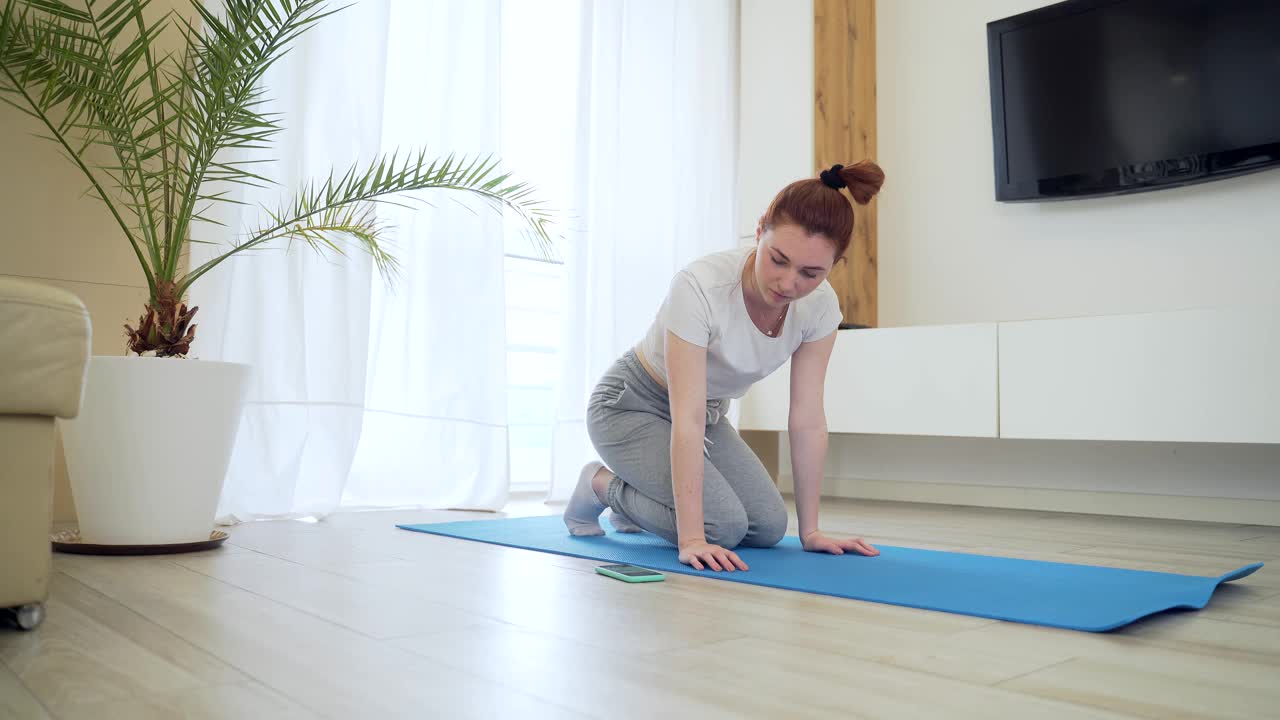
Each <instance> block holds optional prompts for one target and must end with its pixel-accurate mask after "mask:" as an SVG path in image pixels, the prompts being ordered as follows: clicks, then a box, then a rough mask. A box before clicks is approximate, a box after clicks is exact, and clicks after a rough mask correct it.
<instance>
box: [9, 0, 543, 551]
mask: <svg viewBox="0 0 1280 720" xmlns="http://www.w3.org/2000/svg"><path fill="white" fill-rule="evenodd" d="M3 2H4V6H3V14H2V15H0V99H2V100H4V101H5V102H6V103H8V104H9V105H11V106H13V107H15V108H17V109H18V110H20V111H21V112H23V113H25V114H27V115H29V116H31V117H32V118H33V119H34V120H35V121H36V123H37V124H38V126H40V127H41V129H42V130H43V136H44V137H45V138H46V139H47V140H49V141H51V145H52V147H53V148H56V149H58V150H60V151H61V153H62V154H63V155H64V156H65V157H66V158H67V159H68V160H70V162H71V163H73V164H74V165H75V166H76V167H77V168H78V169H79V170H80V172H81V173H82V174H83V176H84V178H85V179H86V180H87V182H88V186H89V193H90V195H91V196H92V197H94V198H95V199H97V200H99V201H101V202H102V203H104V204H105V205H106V207H107V208H108V209H109V210H110V214H111V217H112V218H113V219H114V227H112V228H111V232H113V233H115V234H117V235H118V236H119V237H120V239H121V241H123V242H127V243H128V245H129V247H130V248H131V249H132V251H133V254H134V255H135V256H136V257H137V260H138V265H139V268H140V270H141V272H142V274H143V276H144V277H145V278H146V285H147V288H148V290H149V299H148V301H147V303H146V306H145V308H144V310H143V314H142V316H141V317H140V318H139V319H138V321H137V322H136V323H130V324H127V325H125V344H126V348H127V351H128V352H127V353H126V354H125V355H124V356H117V357H108V356H95V357H93V358H92V360H91V362H90V369H89V378H88V381H87V383H86V390H85V398H84V403H83V405H82V410H81V413H80V416H79V418H77V419H76V420H74V421H70V422H68V423H66V424H64V426H63V431H64V440H65V444H66V449H67V464H68V472H69V475H70V479H71V482H72V488H73V492H74V495H75V499H76V505H77V509H78V515H79V520H80V534H81V537H82V541H83V542H92V543H95V544H103V545H148V546H155V545H173V544H182V543H193V542H199V541H207V540H208V539H209V537H210V529H211V526H212V522H213V516H214V513H215V512H216V507H217V500H218V495H219V494H220V493H221V488H222V483H223V478H224V476H225V474H226V470H227V466H228V462H229V458H230V453H231V447H232V443H233V441H234V438H235V435H236V431H237V427H238V424H239V418H240V414H241V409H242V406H243V399H244V394H245V389H246V387H247V381H248V370H249V368H247V367H246V366H243V365H240V364H235V363H223V362H211V361H205V360H187V359H184V358H186V356H187V354H188V353H189V352H190V351H191V348H192V345H193V343H194V342H195V340H196V324H195V323H194V322H193V320H194V319H195V315H196V311H197V309H196V308H195V307H188V306H187V303H186V300H187V296H188V293H189V291H190V289H191V287H192V283H194V282H196V281H197V280H198V279H200V278H201V277H202V276H204V275H205V274H206V273H209V272H211V271H213V270H215V269H216V268H217V267H218V265H219V264H220V263H222V262H223V261H225V260H227V259H228V258H231V257H233V256H235V255H236V254H238V253H241V252H244V251H246V250H251V249H255V248H262V247H266V246H269V245H270V244H272V243H278V242H281V241H284V242H296V243H298V244H306V245H307V246H309V247H310V248H311V249H313V250H316V251H321V252H329V251H333V252H338V253H345V252H347V251H348V250H351V249H356V250H358V251H362V252H367V253H368V254H369V255H371V256H372V259H373V262H374V264H375V265H376V267H377V268H378V270H379V271H380V272H381V274H382V275H383V276H384V277H385V278H386V279H388V280H391V279H393V278H394V276H395V273H396V269H397V264H396V259H395V257H394V256H393V255H392V254H391V253H390V252H389V251H388V250H387V249H386V247H385V244H384V242H383V240H384V235H385V233H386V232H387V230H386V226H385V225H384V224H382V223H380V222H379V218H378V214H377V212H376V207H377V205H378V204H379V203H382V202H388V201H390V200H391V199H393V198H395V199H399V198H402V197H413V194H414V193H417V192H419V191H428V190H443V191H451V192H460V193H464V194H469V195H471V196H474V197H478V198H481V199H483V200H484V201H485V202H486V203H487V204H488V205H489V206H490V207H491V208H493V209H495V210H499V211H500V210H502V209H504V208H505V209H508V210H511V211H514V214H515V215H517V216H518V217H519V218H521V220H522V221H523V222H522V224H523V225H524V226H525V228H526V231H527V232H528V233H529V234H530V235H531V236H532V237H533V238H534V239H535V241H536V242H537V244H538V246H539V247H541V248H542V249H543V251H544V252H550V251H551V239H550V236H549V234H548V227H549V224H550V222H551V219H552V216H551V213H550V212H549V211H548V210H547V209H546V208H545V207H544V206H543V205H542V203H540V202H538V201H536V200H534V199H533V198H532V197H531V196H532V193H533V189H532V188H531V187H530V186H528V185H527V184H525V183H520V182H515V181H513V180H512V179H511V176H510V175H509V174H507V173H504V172H502V171H500V170H499V169H498V163H497V162H496V161H495V160H494V159H493V158H491V157H474V158H467V157H461V158H460V157H457V156H454V155H448V156H445V157H441V158H433V157H428V156H427V155H426V154H425V153H423V152H417V153H414V154H411V155H408V156H403V157H402V156H399V155H398V154H395V153H393V154H391V155H390V156H383V157H380V158H376V159H375V160H373V161H372V162H369V163H367V164H363V165H353V166H352V167H350V168H345V169H340V170H336V171H334V172H333V173H331V174H330V175H329V177H327V178H323V179H316V180H315V181H313V182H310V183H308V184H306V185H304V186H303V187H302V188H300V189H298V190H297V191H296V192H295V193H294V194H293V195H292V197H286V198H285V200H284V201H283V202H282V203H281V204H280V206H279V207H278V208H275V209H270V210H267V212H266V213H265V216H266V217H267V218H268V220H267V221H265V222H263V223H262V225H261V226H259V227H256V228H252V229H247V230H246V231H245V232H244V234H243V236H242V237H241V238H240V239H238V240H237V241H236V242H234V243H232V244H231V245H230V246H228V247H226V248H224V249H220V250H219V252H218V253H217V254H215V255H214V256H213V257H212V259H210V260H208V261H207V262H204V263H203V264H199V265H196V266H194V267H193V266H190V263H189V262H188V261H187V258H188V257H189V256H188V253H187V251H188V249H189V243H190V242H192V233H191V230H192V226H193V224H196V223H201V222H212V221H211V220H210V219H209V218H208V217H207V213H208V211H209V208H210V207H212V206H213V205H214V204H216V203H219V202H234V200H233V199H232V196H231V195H230V194H228V193H227V192H226V190H225V187H226V186H228V185H235V184H251V185H252V184H260V183H264V182H270V181H269V180H268V179H267V178H265V177H263V176H262V175H260V174H258V173H255V172H254V168H255V166H254V165H253V164H251V163H252V162H258V161H256V160H255V161H249V160H243V159H238V158H243V157H244V156H243V155H238V154H237V152H238V151H241V150H244V149H257V148H262V147H265V146H267V145H268V143H269V142H270V141H271V139H272V137H273V136H275V135H276V134H277V133H279V132H280V131H281V126H280V125H279V119H278V118H277V117H275V116H274V115H272V114H271V113H269V112H267V111H266V102H267V98H266V97H265V95H264V94H263V90H262V88H261V80H262V78H263V75H264V73H265V72H266V71H267V69H268V68H269V67H271V66H272V65H273V64H274V63H275V62H277V61H278V60H279V59H280V58H281V57H282V56H284V55H285V53H286V52H287V51H288V49H289V47H290V45H291V43H293V42H294V41H295V40H296V39H297V38H298V37H299V36H300V35H302V34H303V33H305V32H306V31H307V30H308V29H310V28H312V27H314V26H315V25H316V23H318V22H320V21H321V20H323V19H324V18H326V17H328V16H330V15H332V14H333V12H336V11H330V10H328V9H327V8H325V7H324V4H323V2H322V0H225V2H224V3H223V5H224V11H223V12H221V13H214V12H212V11H210V10H208V9H207V8H205V7H203V6H202V5H201V4H200V2H199V0H193V3H192V7H193V10H194V14H193V15H192V17H190V18H188V17H186V16H183V15H182V14H179V13H166V14H164V15H163V16H162V17H160V18H159V19H148V17H147V16H148V15H151V14H152V13H149V12H148V7H147V6H148V5H149V2H150V0H97V1H94V0H89V2H87V3H84V2H81V3H79V4H73V3H68V2H64V1H63V0H3ZM172 33H177V35H176V36H171V37H176V38H177V39H180V40H181V42H179V43H177V51H176V52H174V51H168V52H162V49H163V48H165V47H166V46H164V45H163V44H161V40H160V39H161V38H162V37H166V36H169V35H170V34H172ZM220 187H221V188H222V189H219V188H220Z"/></svg>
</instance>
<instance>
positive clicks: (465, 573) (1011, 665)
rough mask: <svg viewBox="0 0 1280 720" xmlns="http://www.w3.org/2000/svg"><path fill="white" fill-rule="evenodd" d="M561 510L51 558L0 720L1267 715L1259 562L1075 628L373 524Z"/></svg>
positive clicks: (1153, 538) (828, 505)
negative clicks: (628, 580) (631, 576)
mask: <svg viewBox="0 0 1280 720" xmlns="http://www.w3.org/2000/svg"><path fill="white" fill-rule="evenodd" d="M560 510H561V508H560V507H558V506H551V505H547V504H545V503H543V502H542V501H541V499H540V498H521V499H517V500H516V501H514V502H513V503H511V504H510V505H509V506H508V508H506V509H505V510H504V512H502V513H479V512H458V511H439V510H422V511H419V510H398V511H392V512H358V513H355V512H353V513H338V514H335V515H332V516H330V517H328V518H326V519H325V520H323V521H321V522H298V521H281V522H256V523H248V524H243V525H237V526H233V527H229V528H225V529H226V530H227V531H228V532H229V533H230V534H231V539H230V540H228V542H227V543H226V544H225V545H224V546H223V547H222V548H220V549H219V550H215V551H211V552H205V553H193V554H186V555H175V556H156V557H139V558H110V557H89V556H70V555H57V556H55V569H56V570H57V571H58V574H57V575H56V576H55V579H54V583H53V587H52V596H51V598H50V602H49V605H48V609H49V619H48V620H47V621H46V624H45V626H43V627H41V628H40V629H38V630H37V631H36V632H35V633H18V632H12V631H0V698H3V699H0V717H7V716H15V717H34V718H46V717H54V718H80V717H93V718H109V717H127V718H149V717H199V718H220V717H228V718H231V717H234V718H246V717H286V718H292V717H298V718H305V717H333V718H351V717H400V716H411V717H450V718H454V717H458V718H469V717H486V718H489V717H531V718H539V717H548V718H574V717H602V718H603V717H607V718H611V719H613V718H629V717H637V718H639V717H644V718H651V717H671V718H677V717H705V718H721V717H724V718H730V717H732V718H740V717H771V718H772V717H842V718H844V717H894V718H897V717H947V718H951V717H961V718H963V717H982V718H1003V717H1009V718H1027V717H1036V718H1040V717H1073V718H1074V717H1203V716H1214V713H1215V712H1216V713H1217V716H1220V717H1265V716H1266V714H1265V713H1266V712H1267V711H1268V709H1269V708H1272V707H1276V706H1280V699H1277V697H1276V691H1275V690H1274V689H1273V688H1272V685H1271V684H1270V680H1269V679H1270V678H1272V677H1276V674H1277V673H1280V580H1277V579H1276V577H1280V576H1274V573H1275V570H1274V567H1272V566H1268V567H1266V568H1264V569H1263V570H1262V571H1260V572H1259V573H1257V574H1255V575H1254V576H1251V577H1250V578H1246V579H1244V580H1242V581H1239V582H1238V583H1232V584H1231V585H1229V586H1227V587H1224V588H1221V589H1220V590H1219V591H1218V592H1217V593H1216V594H1215V596H1214V598H1213V600H1212V601H1211V603H1210V605H1209V607H1207V608H1206V609H1205V610H1203V611H1198V612H1175V613H1166V614H1162V615H1160V616H1157V617H1154V618H1150V619H1146V620H1143V621H1140V622H1138V623H1134V624H1132V625H1129V626H1126V627H1125V628H1122V629H1120V630H1117V631H1114V632H1111V633H1103V634H1097V633H1082V632H1072V631H1064V630H1054V629H1050V628H1041V627H1035V626H1030V625H1020V624H1016V623H1002V622H996V621H991V620H986V619H982V618H974V617H969V616H964V615H954V614H948V613H939V612H928V611H922V610H913V609H910V608H903V607H898V606H893V605H884V604H877V603H865V602H858V601H851V600H845V599H841V598H830V597H825V596H819V595H810V594H806V593H797V592H788V591H783V590H776V589H772V588H765V587H760V586H753V585H743V584H740V583H729V582H723V581H720V580H716V579H711V578H701V577H692V576H687V575H680V574H672V575H669V576H668V578H667V580H666V581H665V582H663V583H654V584H649V585H628V584H625V583H620V582H617V581H614V580H611V579H608V578H604V577H602V576H600V575H598V574H596V573H595V572H594V571H593V567H594V566H595V565H597V564H598V563H597V562H596V561H591V560H582V559H578V558H569V557H564V556H559V555H553V554H549V553H536V552H529V551H522V550H516V549H512V548H504V547H499V546H495V545H488V544H484V543H476V542H468V541H463V540H458V539H454V538H444V537H438V536H432V535H425V534H421V533H411V532H407V531H404V530H399V529H396V528H395V525H396V524H397V523H417V522H436V521H450V520H462V519H494V518H498V517H519V516H527V515H540V514H558V513H559V512H560ZM791 523H792V529H793V531H794V527H795V516H794V507H793V508H792V517H791ZM822 525H823V527H824V528H825V529H827V530H828V531H829V532H831V533H832V534H841V535H846V534H847V535H860V536H863V537H866V538H867V539H869V540H871V541H872V542H878V543H880V544H886V545H890V544H891V545H903V546H907V547H921V548H936V549H945V550H952V551H958V552H975V553H980V554H989V555H1003V556H1009V557H1024V558H1030V559H1042V560H1053V561H1058V562H1073V563H1088V564H1097V565H1104V566H1115V567H1130V568H1136V569H1150V570H1164V571H1169V572H1192V573H1194V574H1204V575H1215V574H1219V573H1222V572H1225V571H1227V570H1229V569H1232V568H1234V567H1236V566H1238V565H1240V564H1243V563H1244V562H1249V561H1252V560H1263V561H1267V562H1270V561H1271V559H1272V558H1280V528H1270V527H1260V526H1250V525H1233V524H1229V523H1213V524H1208V523H1204V524H1202V523H1188V522H1183V521H1169V520H1157V519H1141V520H1135V519H1130V518H1119V517H1095V516H1087V515H1064V514H1055V513H1046V512H1026V511H1017V510H1001V509H996V510H989V509H983V508H966V507H946V506H930V505H911V504H904V503H891V502H856V501H848V500H843V501H831V502H824V505H823V508H822ZM1215 703H1216V704H1215ZM46 708H47V710H46ZM6 713H7V715H6Z"/></svg>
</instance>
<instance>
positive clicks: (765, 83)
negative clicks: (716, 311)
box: [738, 0, 814, 242]
mask: <svg viewBox="0 0 1280 720" xmlns="http://www.w3.org/2000/svg"><path fill="white" fill-rule="evenodd" d="M740 52H741V62H742V68H741V70H742V72H741V76H740V80H739V82H740V83H741V87H740V88H739V92H738V98H739V109H740V111H741V114H740V115H739V117H740V118H741V120H740V121H739V123H740V124H739V126H738V132H739V138H740V140H739V145H738V235H739V237H743V236H748V235H749V236H751V239H750V240H749V241H748V240H744V242H754V241H755V231H756V223H757V222H758V221H759V220H760V216H761V215H763V214H764V211H765V209H766V208H768V207H769V202H770V201H771V200H773V196H774V195H776V194H777V193H778V191H779V190H781V189H782V188H783V187H785V186H786V185H787V184H789V183H791V182H793V181H795V180H799V179H801V178H805V177H809V176H811V175H813V174H814V173H813V0H794V2H793V1H792V0H742V13H741V51H740Z"/></svg>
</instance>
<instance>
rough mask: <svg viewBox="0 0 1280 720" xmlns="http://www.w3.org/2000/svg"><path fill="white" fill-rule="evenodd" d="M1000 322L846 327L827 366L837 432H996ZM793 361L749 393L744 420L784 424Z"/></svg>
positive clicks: (829, 406) (756, 425)
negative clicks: (997, 346)
mask: <svg viewBox="0 0 1280 720" xmlns="http://www.w3.org/2000/svg"><path fill="white" fill-rule="evenodd" d="M996 358H997V352H996V326H995V324H991V323H987V324H977V325H937V326H929V327H903V328H875V329H868V330H842V331H840V334H839V336H838V337H837V339H836V347H835V350H834V352H833V353H832V357H831V367H830V369H829V370H828V371H827V382H826V396H825V404H826V411H827V427H828V429H829V430H830V431H831V432H834V433H880V434H893V435H943V436H959V437H996V436H997V432H998V420H997V415H996V413H997V409H998V401H997V398H996V383H997V380H996ZM790 378H791V369H790V365H789V364H788V365H784V366H783V367H782V368H780V369H779V370H778V371H777V372H775V373H774V374H773V375H771V376H770V377H768V378H766V379H765V380H764V381H763V382H761V383H759V384H757V385H756V386H755V387H754V388H752V389H751V391H750V392H749V393H748V394H747V396H746V397H745V398H744V399H743V403H742V409H741V420H740V426H741V427H742V428H743V429H750V430H785V429H786V427H787V410H788V408H789V406H790V402H789V395H790V392H789V389H790Z"/></svg>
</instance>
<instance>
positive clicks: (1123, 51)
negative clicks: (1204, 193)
mask: <svg viewBox="0 0 1280 720" xmlns="http://www.w3.org/2000/svg"><path fill="white" fill-rule="evenodd" d="M987 52H988V63H989V68H990V83H991V128H992V134H993V136H994V140H995V146H994V150H995V152H994V156H995V157H994V159H995V185H996V187H995V190H996V192H995V194H996V200H998V201H1008V202H1011V201H1044V200H1063V199H1071V198H1083V197H1092V196H1099V195H1115V194H1120V193H1131V192H1142V191H1147V190H1157V189H1161V188H1167V187H1172V186H1177V185H1186V184H1190V183H1197V182H1206V181H1210V180H1217V179H1221V178H1226V177H1231V176H1234V175H1241V174H1244V173H1249V172H1255V171H1258V170H1264V169H1267V168H1271V167H1277V166H1280V0H1068V1H1067V2H1060V3H1056V4H1054V5H1049V6H1047V7H1043V8H1039V9H1037V10H1033V11H1031V12H1026V13H1022V14H1020V15H1014V16H1012V17H1008V18H1004V19H1002V20H997V21H994V22H991V23H988V24H987Z"/></svg>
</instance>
